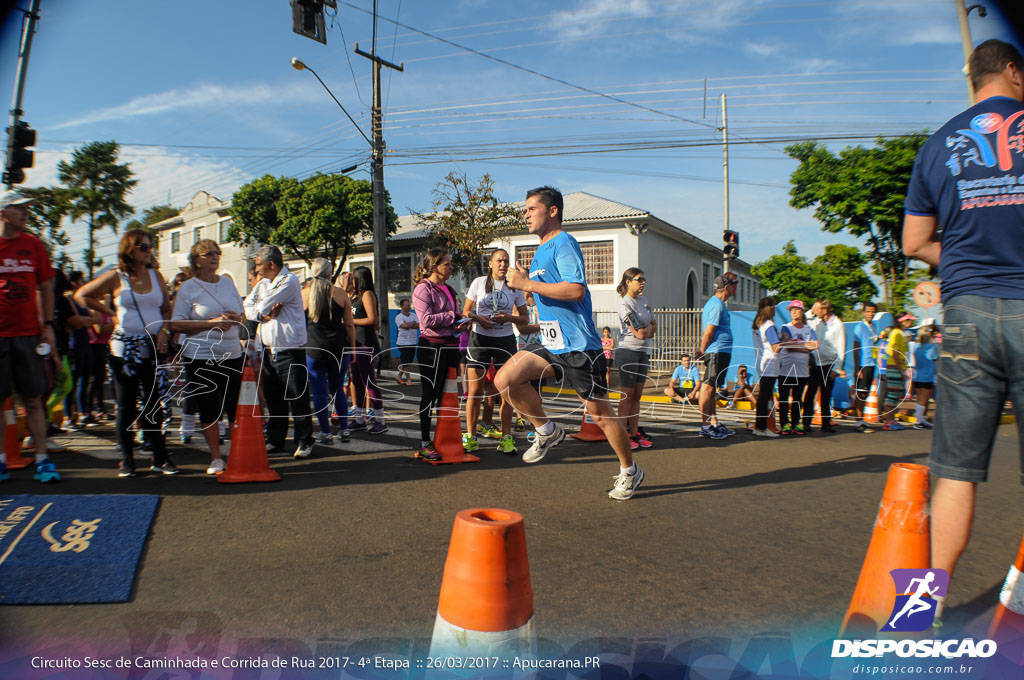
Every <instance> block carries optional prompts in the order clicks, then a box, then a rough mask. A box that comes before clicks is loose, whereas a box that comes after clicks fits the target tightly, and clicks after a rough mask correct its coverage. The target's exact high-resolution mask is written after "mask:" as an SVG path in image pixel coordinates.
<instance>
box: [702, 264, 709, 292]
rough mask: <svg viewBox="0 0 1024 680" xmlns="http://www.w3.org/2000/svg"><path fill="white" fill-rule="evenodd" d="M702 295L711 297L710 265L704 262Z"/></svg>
mask: <svg viewBox="0 0 1024 680" xmlns="http://www.w3.org/2000/svg"><path fill="white" fill-rule="evenodd" d="M703 274H704V297H711V265H710V264H708V263H707V262H705V263H704V268H703Z"/></svg>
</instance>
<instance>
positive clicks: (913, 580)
mask: <svg viewBox="0 0 1024 680" xmlns="http://www.w3.org/2000/svg"><path fill="white" fill-rule="evenodd" d="M972 125H973V123H972ZM889 574H890V575H891V576H892V580H893V581H894V582H895V583H896V603H895V604H894V605H893V608H892V614H890V615H889V620H888V622H887V623H886V624H885V625H884V626H883V627H882V628H881V630H882V631H898V632H912V631H922V630H927V629H928V628H929V626H931V625H932V621H934V620H935V607H936V605H937V604H938V603H937V601H936V600H935V598H936V597H945V596H946V590H947V589H948V588H949V574H947V573H946V570H945V569H893V570H892V571H890V572H889Z"/></svg>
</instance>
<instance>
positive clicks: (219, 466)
mask: <svg viewBox="0 0 1024 680" xmlns="http://www.w3.org/2000/svg"><path fill="white" fill-rule="evenodd" d="M218 472H224V459H223V458H217V459H216V460H214V461H213V462H211V463H210V467H208V468H206V474H208V475H215V474H217V473H218Z"/></svg>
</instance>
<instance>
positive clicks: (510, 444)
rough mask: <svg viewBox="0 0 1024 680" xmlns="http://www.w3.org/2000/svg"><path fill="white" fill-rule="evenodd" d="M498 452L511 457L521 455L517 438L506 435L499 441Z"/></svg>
mask: <svg viewBox="0 0 1024 680" xmlns="http://www.w3.org/2000/svg"><path fill="white" fill-rule="evenodd" d="M498 450H499V451H501V452H502V453H507V454H508V455H510V456H514V455H516V454H517V453H519V449H517V448H516V438H515V437H513V436H512V435H510V434H507V435H505V436H504V437H502V438H501V439H499V440H498Z"/></svg>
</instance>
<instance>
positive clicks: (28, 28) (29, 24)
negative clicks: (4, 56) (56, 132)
mask: <svg viewBox="0 0 1024 680" xmlns="http://www.w3.org/2000/svg"><path fill="white" fill-rule="evenodd" d="M37 19H39V0H32V4H31V5H30V6H29V10H28V12H27V13H26V14H25V19H24V25H23V30H22V33H21V46H20V48H19V50H18V75H17V78H16V80H15V81H14V99H13V100H12V101H11V122H10V127H9V128H7V156H6V158H5V159H4V160H5V162H4V167H5V168H10V167H11V162H12V161H13V160H14V152H15V150H16V148H17V146H18V144H17V141H16V138H17V131H18V128H19V123H21V115H22V114H23V113H24V111H22V110H21V100H22V96H23V95H24V93H25V76H26V75H27V74H28V55H29V52H31V50H32V36H33V35H35V32H36V30H35V29H36V20H37ZM32 134H33V136H34V134H35V133H32ZM33 143H34V139H33ZM28 146H31V144H29V145H28ZM30 166H31V163H30V164H29V167H30ZM13 184H18V182H8V184H7V186H8V187H10V186H12V185H13Z"/></svg>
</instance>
